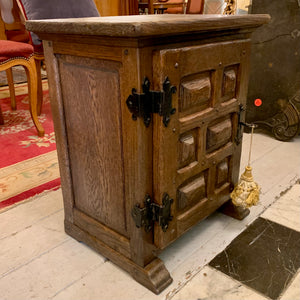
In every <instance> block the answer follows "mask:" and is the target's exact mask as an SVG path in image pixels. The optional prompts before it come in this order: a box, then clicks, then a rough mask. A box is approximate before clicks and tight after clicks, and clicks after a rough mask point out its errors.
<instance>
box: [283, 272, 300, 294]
mask: <svg viewBox="0 0 300 300" xmlns="http://www.w3.org/2000/svg"><path fill="white" fill-rule="evenodd" d="M298 299H300V270H299V271H298V273H297V275H296V276H295V278H294V279H293V281H292V283H291V284H290V286H289V287H288V288H287V290H286V291H285V292H284V293H283V295H282V296H281V297H280V300H298Z"/></svg>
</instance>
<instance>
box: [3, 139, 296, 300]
mask: <svg viewBox="0 0 300 300" xmlns="http://www.w3.org/2000/svg"><path fill="white" fill-rule="evenodd" d="M249 137H250V136H249V135H247V134H245V135H244V142H243V147H244V149H243V158H242V163H241V166H242V168H241V169H242V170H243V168H244V166H245V165H246V163H247V159H248V147H249ZM253 143H254V147H253V155H252V167H253V176H254V179H255V181H256V182H258V183H259V184H260V186H261V187H262V194H261V202H260V203H259V205H258V206H255V207H253V208H252V209H251V213H250V215H249V216H248V217H247V218H246V219H244V220H243V221H237V220H234V219H231V218H230V217H227V216H225V215H222V214H219V213H215V214H213V215H212V216H210V217H209V218H207V219H206V220H204V221H203V222H201V223H199V224H198V225H197V226H196V227H195V228H193V229H192V230H191V231H189V232H188V233H187V234H186V235H185V236H183V237H182V238H180V239H179V240H177V241H176V242H175V243H174V244H172V245H171V246H170V247H168V248H167V249H166V250H165V251H164V252H163V253H162V254H161V256H160V257H161V259H163V260H164V262H165V264H166V267H167V268H168V270H169V271H170V273H171V276H172V277H173V279H174V281H173V284H172V285H171V286H170V287H169V288H167V289H166V290H165V291H164V292H162V293H161V294H160V295H159V296H155V295H154V294H152V293H151V292H149V291H148V290H147V289H145V288H144V287H143V286H141V285H140V284H138V283H136V282H135V281H134V280H133V279H132V278H131V277H130V276H129V275H128V274H127V273H125V272H124V271H123V270H121V269H119V268H118V267H116V266H115V265H113V264H112V263H111V262H109V261H107V260H105V259H104V258H103V257H101V256H100V255H98V254H97V253H95V252H94V251H93V250H91V249H89V248H88V247H87V246H85V245H84V244H81V243H78V242H77V241H75V240H74V239H72V238H70V237H69V236H67V235H66V234H65V233H64V228H63V219H64V212H63V205H62V195H61V190H58V191H54V192H49V193H46V194H43V195H40V196H37V197H35V198H34V199H30V200H28V201H26V202H24V203H22V204H20V205H18V206H16V207H14V208H12V209H9V210H6V211H2V212H0V229H1V230H0V299H1V300H6V299H11V300H19V299H20V300H26V299H43V300H45V299H55V300H58V299H63V300H67V299H78V300H82V299H87V300H88V299H91V300H99V299H106V300H108V299H116V300H117V299H118V300H119V299H128V300H132V299H139V300H143V299H145V300H151V299H174V300H175V299H176V300H179V299H185V300H190V299H228V300H234V299H239V300H240V299H249V300H260V299H270V298H267V296H266V295H264V294H262V293H260V292H258V291H256V290H255V289H252V288H249V287H247V286H246V285H245V284H242V283H241V282H239V281H238V280H236V279H233V278H231V277H230V276H228V275H225V274H224V273H222V272H221V271H218V270H217V269H215V268H212V267H211V266H209V265H208V264H209V262H210V261H211V260H212V259H213V258H214V257H215V256H216V255H217V254H218V253H220V252H222V251H223V250H224V249H225V248H226V246H228V245H229V244H230V243H231V241H232V240H233V239H234V238H236V237H237V236H238V235H239V234H240V233H241V232H243V231H244V230H245V228H246V227H247V226H248V225H249V224H250V223H252V222H253V221H255V220H257V218H258V217H259V216H261V217H263V218H265V219H269V220H271V221H273V222H276V223H279V224H281V225H283V226H286V227H289V228H292V229H294V230H296V231H298V232H300V218H299V215H300V185H299V179H300V136H298V137H297V138H296V139H294V141H292V142H286V143H283V142H279V141H277V140H275V139H274V138H271V137H269V136H266V135H264V134H255V136H254V141H253ZM299 250H300V249H299ZM261 251H262V252H263V251H264V249H261ZM298 253H300V251H299V252H298ZM257 255H261V254H260V253H258V254H257ZM299 282H300V274H299V270H296V275H294V276H293V278H292V280H291V282H290V283H289V284H288V285H287V286H286V287H285V289H284V290H283V292H282V294H281V295H280V297H279V298H278V299H282V300H288V299H290V300H294V299H300V284H299Z"/></svg>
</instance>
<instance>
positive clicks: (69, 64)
mask: <svg viewBox="0 0 300 300" xmlns="http://www.w3.org/2000/svg"><path fill="white" fill-rule="evenodd" d="M58 62H59V70H60V76H61V88H62V96H63V104H64V107H65V122H66V130H67V141H68V148H69V158H70V169H71V174H72V181H73V193H74V201H75V207H76V208H77V209H79V210H80V211H82V212H83V213H85V214H87V215H88V216H90V217H92V218H94V219H96V220H98V221H99V222H101V223H103V224H106V226H108V227H110V228H112V229H114V230H115V231H117V232H119V233H121V234H123V235H124V236H127V225H126V219H125V218H126V212H125V198H124V178H123V177H124V170H123V161H122V155H123V154H122V135H121V129H122V128H121V111H120V95H119V85H120V83H119V68H120V64H119V63H116V62H108V61H104V60H99V59H89V58H82V57H76V56H65V55H59V56H58ZM87 100H88V101H87Z"/></svg>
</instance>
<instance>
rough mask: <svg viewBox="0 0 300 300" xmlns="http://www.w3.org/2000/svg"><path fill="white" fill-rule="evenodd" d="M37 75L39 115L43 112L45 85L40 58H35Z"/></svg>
mask: <svg viewBox="0 0 300 300" xmlns="http://www.w3.org/2000/svg"><path fill="white" fill-rule="evenodd" d="M34 61H35V67H36V75H37V114H38V116H40V115H41V113H42V106H43V87H42V74H41V63H42V61H41V60H40V59H35V60H34Z"/></svg>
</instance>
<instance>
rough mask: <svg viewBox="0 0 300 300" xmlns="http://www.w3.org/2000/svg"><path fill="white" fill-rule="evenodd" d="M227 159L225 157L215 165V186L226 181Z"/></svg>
mask: <svg viewBox="0 0 300 300" xmlns="http://www.w3.org/2000/svg"><path fill="white" fill-rule="evenodd" d="M228 172H229V166H228V160H227V159H225V160H223V161H222V162H220V163H219V164H218V165H217V176H216V186H217V187H220V186H221V185H223V184H224V183H226V182H227V181H228V175H229V174H228Z"/></svg>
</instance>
